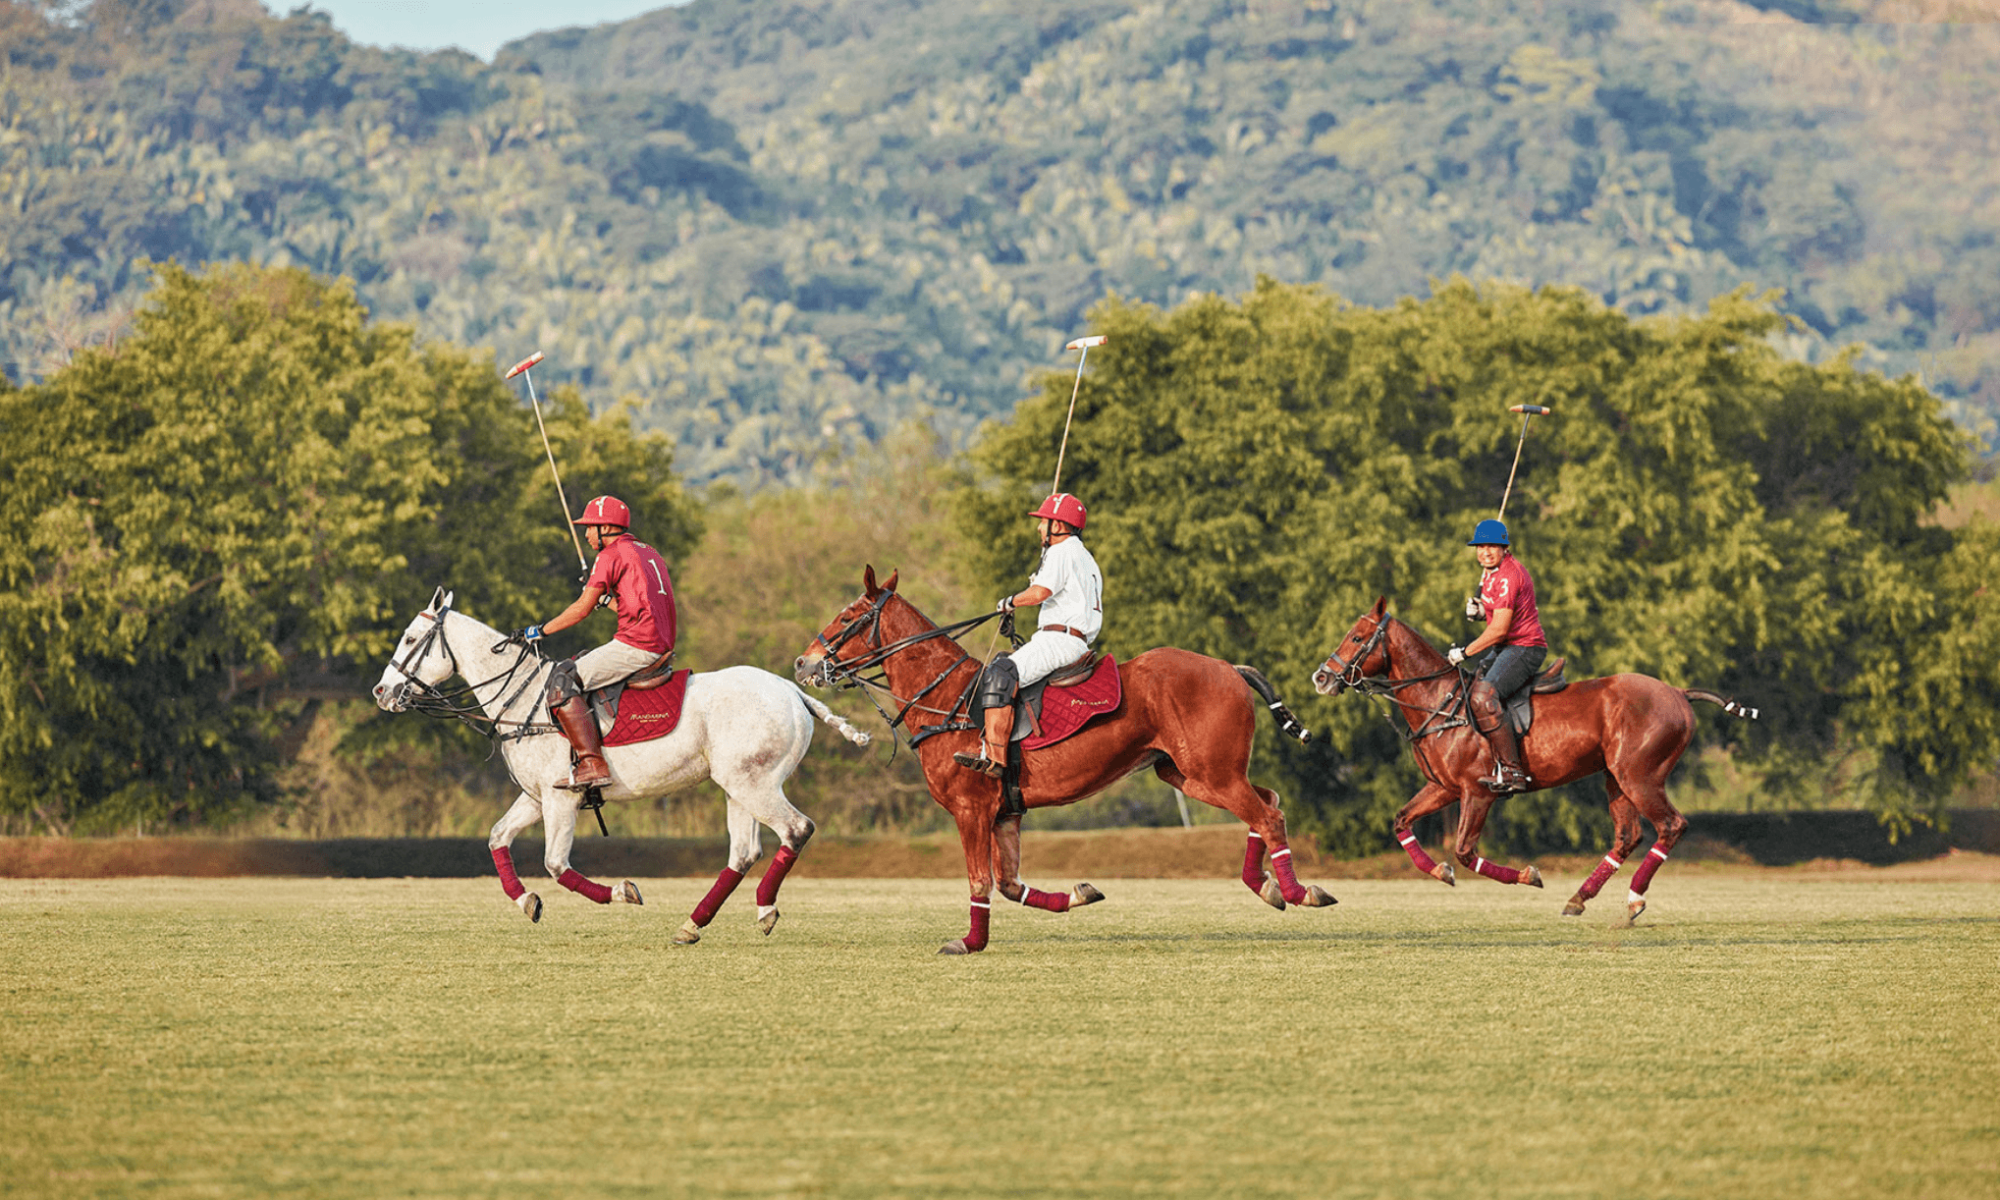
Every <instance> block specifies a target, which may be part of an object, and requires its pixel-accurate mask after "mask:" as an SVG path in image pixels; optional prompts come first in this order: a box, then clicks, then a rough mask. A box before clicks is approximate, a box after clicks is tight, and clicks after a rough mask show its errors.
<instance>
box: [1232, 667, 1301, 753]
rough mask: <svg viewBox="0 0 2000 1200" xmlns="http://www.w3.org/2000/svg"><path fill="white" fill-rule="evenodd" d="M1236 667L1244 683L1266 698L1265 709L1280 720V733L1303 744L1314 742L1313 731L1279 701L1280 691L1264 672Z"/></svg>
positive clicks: (1253, 668) (1252, 668) (1251, 668)
mask: <svg viewBox="0 0 2000 1200" xmlns="http://www.w3.org/2000/svg"><path fill="white" fill-rule="evenodd" d="M1235 665H1236V673H1237V674H1238V675H1241V676H1242V677H1243V682H1245V683H1247V684H1249V685H1250V690H1252V691H1254V692H1256V693H1257V694H1258V695H1259V696H1262V697H1263V698H1264V707H1266V708H1268V709H1270V710H1271V715H1272V716H1274V717H1276V718H1277V719H1278V732H1279V733H1282V734H1284V735H1285V736H1287V737H1295V738H1297V739H1299V740H1300V741H1301V742H1310V741H1312V736H1313V735H1312V730H1310V729H1307V728H1306V727H1305V726H1304V725H1301V724H1300V723H1299V719H1298V717H1296V716H1294V715H1293V714H1292V710H1291V709H1289V708H1286V707H1285V702H1284V701H1283V700H1280V699H1278V689H1276V688H1274V687H1272V686H1271V681H1270V680H1268V679H1266V678H1264V672H1262V671H1259V670H1258V669H1257V668H1255V667H1246V666H1244V665H1243V664H1242V663H1237V664H1235Z"/></svg>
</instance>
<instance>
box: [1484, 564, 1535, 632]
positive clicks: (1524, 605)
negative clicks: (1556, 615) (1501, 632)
mask: <svg viewBox="0 0 2000 1200" xmlns="http://www.w3.org/2000/svg"><path fill="white" fill-rule="evenodd" d="M1479 602H1480V603H1481V604H1484V605H1485V606H1486V619H1487V620H1488V621H1491V620H1492V619H1493V614H1494V613H1495V612H1496V611H1498V610H1499V609H1503V608H1511V609H1513V610H1514V621H1513V623H1512V624H1510V625H1508V626H1507V636H1506V637H1503V638H1501V639H1500V644H1501V645H1502V646H1546V645H1548V644H1549V639H1548V638H1546V637H1543V636H1542V618H1541V617H1540V615H1538V614H1537V613H1536V612H1535V581H1534V580H1533V579H1530V578H1529V577H1528V568H1526V567H1524V566H1522V565H1521V560H1520V559H1518V558H1515V557H1514V556H1513V555H1511V554H1508V555H1504V556H1502V557H1501V559H1500V565H1499V566H1497V567H1495V568H1493V569H1492V570H1491V571H1487V572H1485V573H1484V574H1482V575H1481V576H1480V577H1479Z"/></svg>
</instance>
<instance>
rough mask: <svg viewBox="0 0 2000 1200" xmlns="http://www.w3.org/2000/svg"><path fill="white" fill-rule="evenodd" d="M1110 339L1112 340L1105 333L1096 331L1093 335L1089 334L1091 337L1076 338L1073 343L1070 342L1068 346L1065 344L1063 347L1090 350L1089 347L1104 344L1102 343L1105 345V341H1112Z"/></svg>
mask: <svg viewBox="0 0 2000 1200" xmlns="http://www.w3.org/2000/svg"><path fill="white" fill-rule="evenodd" d="M1110 340H1111V339H1110V338H1108V337H1106V336H1104V335H1103V334H1101V333H1096V334H1092V335H1091V336H1089V337H1080V338H1078V339H1076V340H1075V341H1073V342H1071V343H1070V344H1069V345H1067V346H1064V347H1063V349H1065V350H1089V349H1091V348H1092V347H1094V346H1102V345H1103V344H1104V343H1106V342H1108V341H1110Z"/></svg>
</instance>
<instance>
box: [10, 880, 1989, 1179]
mask: <svg viewBox="0 0 2000 1200" xmlns="http://www.w3.org/2000/svg"><path fill="white" fill-rule="evenodd" d="M1038 882H1041V883H1044V884H1053V883H1054V882H1056V881H1053V880H1040V881H1038ZM1569 882H1570V883H1573V882H1574V881H1569ZM1615 887H1616V889H1617V891H1618V893H1620V894H1622V882H1621V883H1620V884H1618V885H1615ZM701 890H702V885H701V884H700V883H697V882H695V881H689V880H670V881H664V882H653V883H651V884H649V885H648V886H647V899H648V907H646V908H643V909H627V908H612V909H608V910H606V909H598V908H595V907H593V906H590V905H588V904H586V903H585V902H583V901H581V900H579V899H577V898H575V897H573V896H570V895H569V894H567V893H564V892H561V891H559V890H555V889H552V888H550V887H548V886H547V885H546V884H544V885H543V886H542V887H541V891H542V893H543V895H544V896H545V897H546V898H547V899H548V901H549V910H548V914H547V916H546V917H545V918H544V919H543V922H542V924H541V925H539V926H536V925H530V924H529V923H528V922H527V921H526V919H525V918H523V917H521V916H520V915H519V914H518V913H517V912H516V911H515V910H514V909H512V908H511V907H509V906H508V905H507V904H506V902H505V901H504V900H503V899H502V898H501V897H500V895H499V891H498V887H497V885H496V884H494V883H493V882H492V881H491V880H480V881H340V882H326V881H295V880H227V881H210V880H135V881H6V882H3V883H0V1113H4V1114H5V1115H4V1118H3V1119H0V1193H6V1194H10V1195H34V1196H83V1195H124V1194H142V1193H143V1194H147V1195H166V1196H178V1195H188V1196H253V1195H257V1196H261V1195H309V1196H386V1195H420V1196H428V1195H439V1196H445V1195H481V1196H498V1195H506V1194H520V1195H529V1194H541V1195H556V1196H577V1197H582V1196H586V1195H587V1196H639V1195H668V1196H672V1195H702V1196H780V1195H782V1196H814V1195H839V1196H849V1195H900V1196H941V1195H950V1196H979V1197H1005V1196H1040V1195H1050V1196H1064V1197H1081V1196H1103V1195H1128V1194H1137V1195H1185V1196H1221V1195H1229V1196H1263V1195H1268V1196H1287V1197H1291V1196H1298V1197H1314V1196H1453V1197H1462V1196H1468V1195H1469V1196H1479V1195H1504V1196H1514V1195H1520V1196H1535V1197H1550V1196H1619V1197H1633V1196H1689V1197H1695V1196H1699V1197H1714V1196H1756V1197H1759V1198H1760V1200H1761V1198H1769V1197H1780V1196H1813V1197H1829V1196H1833V1197H1837V1196H1877V1195H1940V1196H1943V1195H1950V1196H1954V1197H1961V1196H1972V1195H1989V1194H1991V1190H1992V1188H1993V1187H1994V1181H1995V1179H1996V1178H2000V1004H1996V1002H1995V991H1996V986H2000V965H1997V964H2000V888H1997V887H1996V886H1995V885H1993V884H1990V883H1882V882H1872V881H1863V880H1860V879H1848V878H1841V879H1839V880H1837V881H1805V882H1802V881H1800V880H1798V879H1796V878H1768V877H1755V876H1746V877H1713V876H1710V877H1698V876H1695V875H1692V874H1691V875H1688V876H1684V877H1683V878H1681V879H1675V878H1674V877H1673V874H1672V872H1671V870H1670V871H1669V872H1667V873H1665V874H1663V875H1662V878H1661V881H1660V883H1659V884H1657V885H1656V887H1655V892H1656V902H1655V907H1654V909H1653V911H1652V912H1650V913H1648V914H1647V915H1646V917H1645V918H1643V919H1642V923H1641V925H1640V927H1638V928H1636V929H1619V928H1612V927H1611V923H1612V920H1613V918H1614V916H1616V915H1619V914H1620V912H1621V911H1622V904H1620V903H1618V902H1617V900H1616V898H1615V896H1612V895H1608V896H1607V898H1606V900H1604V901H1600V902H1599V903H1598V905H1597V906H1596V907H1595V909H1594V910H1593V912H1592V913H1591V914H1590V915H1589V916H1586V917H1584V918H1583V919H1581V920H1564V919H1562V918H1560V917H1559V916H1557V915H1556V910H1557V908H1558V907H1559V905H1560V902H1561V896H1562V892H1563V889H1562V888H1561V887H1560V886H1558V888H1557V890H1554V891H1551V892H1534V891H1529V890H1527V889H1523V888H1503V887H1500V886H1498V885H1492V884H1487V883H1485V882H1484V881H1477V880H1475V881H1471V882H1469V883H1468V884H1466V885H1465V886H1462V887H1460V888H1458V889H1456V890H1449V889H1446V888H1443V887H1440V886H1438V885H1436V884H1434V883H1428V882H1426V881H1422V880H1411V881H1407V882H1370V881H1351V882H1345V883H1341V884H1339V885H1338V886H1336V888H1335V889H1334V890H1335V892H1336V894H1337V895H1338V896H1339V897H1340V899H1341V904H1340V905H1339V907H1337V908H1334V909H1331V910H1327V911H1305V912H1301V911H1297V910H1294V911H1290V912H1286V913H1276V912H1272V911H1270V910H1268V909H1266V908H1264V906H1263V905H1261V904H1259V903H1258V902H1257V901H1256V900H1254V899H1253V898H1252V897H1251V896H1250V895H1249V894H1248V892H1246V891H1244V890H1243V889H1242V888H1241V886H1240V885H1237V884H1234V883H1228V882H1224V881H1215V882H1183V881H1158V882H1138V881H1125V882H1120V883H1118V884H1116V885H1111V884H1107V885H1106V890H1107V891H1109V892H1110V894H1111V899H1110V901H1109V902H1108V903H1105V904H1102V905H1098V906H1096V907H1094V908H1091V909H1087V910H1083V911H1080V912H1077V913H1074V914H1070V915H1068V916H1062V917H1056V916H1049V915H1045V914H1040V913H1032V912H1024V911H1022V910H1020V909H1017V908H1011V907H1009V908H1003V909H1000V910H998V911H997V912H996V917H995V934H996V942H995V945H994V948H993V949H992V950H990V951H989V952H988V953H987V954H985V955H982V956H978V957H974V958H970V959H941V958H937V957H935V956H934V955H933V951H934V950H935V948H936V946H937V944H938V943H939V942H940V941H942V940H944V939H945V938H947V937H949V936H952V935H955V934H957V933H959V932H961V931H962V930H963V928H964V918H965V904H964V898H963V897H964V892H963V889H962V886H960V885H954V884H949V883H940V882H930V881H923V882H874V881H851V880H832V881H821V880H812V879H799V880H794V881H793V882H792V883H791V884H790V885H789V886H788V887H787V889H786V895H785V917H784V919H783V921H782V922H781V923H780V925H779V927H778V931H777V933H776V935H775V936H774V937H772V938H770V939H769V940H766V939H765V938H763V937H760V936H758V935H757V933H756V932H755V929H754V927H753V925H752V924H751V922H752V918H753V917H754V909H753V907H752V906H751V905H750V904H748V903H747V901H748V900H749V896H748V891H749V888H748V885H746V887H745V889H744V893H743V894H741V895H739V896H738V897H737V899H736V901H735V902H734V903H733V904H732V905H731V907H730V908H729V909H727V910H725V912H724V913H723V916H722V918H721V919H720V920H719V921H718V922H717V924H716V925H715V926H714V927H712V931H711V933H710V935H709V937H708V938H707V939H706V940H705V941H704V942H703V943H702V944H701V945H699V946H696V947H691V948H678V947H674V946H671V945H669V944H668V942H667V939H668V937H669V935H670V934H671V932H672V931H673V929H674V927H675V926H676V925H678V924H679V922H680V919H681V917H682V916H683V915H685V912H686V910H687V909H688V908H689V907H690V906H691V904H692V903H693V901H694V900H695V899H696V898H697V896H698V895H699V893H700V891H701Z"/></svg>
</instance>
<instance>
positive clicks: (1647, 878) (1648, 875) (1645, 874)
mask: <svg viewBox="0 0 2000 1200" xmlns="http://www.w3.org/2000/svg"><path fill="white" fill-rule="evenodd" d="M1665 861H1667V852H1666V851H1665V850H1662V849H1660V848H1659V847H1658V846H1654V847H1653V848H1652V849H1651V850H1649V851H1647V852H1646V861H1645V862H1642V863H1640V864H1639V869H1638V871H1637V872H1635V873H1634V874H1633V876H1632V890H1633V891H1635V892H1637V893H1639V894H1640V895H1641V896H1643V895H1645V894H1646V887H1647V885H1648V884H1650V883H1652V882H1653V873H1654V872H1655V871H1658V870H1659V869H1660V864H1661V863H1663V862H1665Z"/></svg>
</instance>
